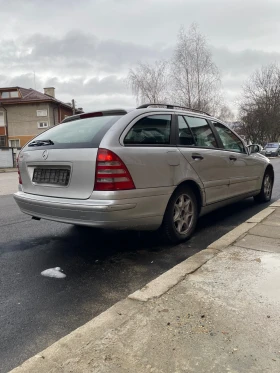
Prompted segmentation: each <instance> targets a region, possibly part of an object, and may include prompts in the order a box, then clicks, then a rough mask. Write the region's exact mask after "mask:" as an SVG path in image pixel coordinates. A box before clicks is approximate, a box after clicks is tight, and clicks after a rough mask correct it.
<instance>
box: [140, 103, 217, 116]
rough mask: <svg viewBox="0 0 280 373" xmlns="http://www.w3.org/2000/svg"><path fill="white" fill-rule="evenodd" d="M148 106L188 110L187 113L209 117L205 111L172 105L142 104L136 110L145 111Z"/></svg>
mask: <svg viewBox="0 0 280 373" xmlns="http://www.w3.org/2000/svg"><path fill="white" fill-rule="evenodd" d="M149 106H166V109H177V108H178V109H184V110H189V111H194V112H196V113H201V114H205V115H208V116H209V117H211V115H210V114H209V113H206V112H205V111H202V110H198V109H192V108H190V107H186V106H180V105H173V104H156V103H155V104H143V105H141V106H138V107H137V108H136V109H146V108H148V107H149Z"/></svg>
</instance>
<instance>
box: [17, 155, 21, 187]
mask: <svg viewBox="0 0 280 373" xmlns="http://www.w3.org/2000/svg"><path fill="white" fill-rule="evenodd" d="M18 159H19V155H18V157H17V170H18V183H19V184H22V180H21V175H20V170H19V163H18Z"/></svg>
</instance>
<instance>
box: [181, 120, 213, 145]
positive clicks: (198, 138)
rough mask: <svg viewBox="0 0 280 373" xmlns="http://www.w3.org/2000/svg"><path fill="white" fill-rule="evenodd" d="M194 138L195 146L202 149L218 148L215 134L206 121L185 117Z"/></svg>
mask: <svg viewBox="0 0 280 373" xmlns="http://www.w3.org/2000/svg"><path fill="white" fill-rule="evenodd" d="M184 118H185V120H186V122H187V123H188V125H189V127H190V129H191V132H192V134H193V136H194V140H195V144H196V146H198V147H202V148H217V147H218V146H217V141H216V138H215V136H214V133H213V131H212V129H211V127H210V125H209V124H208V122H207V120H206V119H203V118H196V117H189V116H184Z"/></svg>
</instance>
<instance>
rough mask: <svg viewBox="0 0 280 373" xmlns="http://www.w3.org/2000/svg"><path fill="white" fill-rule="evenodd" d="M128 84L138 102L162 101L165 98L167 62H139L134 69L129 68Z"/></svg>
mask: <svg viewBox="0 0 280 373" xmlns="http://www.w3.org/2000/svg"><path fill="white" fill-rule="evenodd" d="M128 84H129V85H130V87H131V89H132V92H133V94H134V95H135V96H136V98H137V102H138V103H139V104H143V103H145V102H147V103H163V102H164V101H166V99H167V91H168V90H167V85H168V63H167V62H166V61H157V62H155V64H154V65H150V64H147V63H139V64H138V66H137V67H136V68H135V69H130V71H129V74H128Z"/></svg>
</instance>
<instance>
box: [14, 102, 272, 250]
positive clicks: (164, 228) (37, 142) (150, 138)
mask: <svg viewBox="0 0 280 373" xmlns="http://www.w3.org/2000/svg"><path fill="white" fill-rule="evenodd" d="M259 151H260V148H259V146H258V145H250V146H246V145H245V144H244V142H243V140H242V139H241V138H240V137H239V136H238V135H237V134H236V133H234V132H233V131H232V130H231V129H229V128H228V127H227V126H226V125H225V124H223V123H222V122H221V121H219V120H217V119H215V118H213V117H211V116H210V115H208V114H207V113H203V112H198V111H194V110H190V109H186V108H183V107H178V106H173V105H160V104H147V105H142V106H140V107H138V108H137V109H134V110H131V111H126V110H122V109H117V110H106V111H95V112H91V113H86V114H79V115H74V116H72V117H69V118H66V119H64V121H63V122H62V123H61V124H59V125H57V126H55V127H52V128H51V129H49V130H47V131H45V132H44V133H42V134H40V135H39V136H37V137H36V138H35V139H33V140H32V141H31V142H29V143H28V144H27V145H26V146H25V147H24V148H23V149H22V150H21V152H20V154H19V157H18V173H19V191H18V192H17V193H15V195H14V198H15V200H16V202H17V204H18V206H19V208H20V209H21V211H22V212H24V213H26V214H29V215H31V216H32V217H33V218H34V219H37V220H40V219H49V220H54V221H58V222H63V223H69V224H74V225H84V226H92V227H100V228H109V229H134V230H157V229H159V230H160V232H161V234H162V235H163V236H164V237H165V238H166V239H167V240H168V241H171V242H174V243H176V242H180V241H183V240H185V239H187V238H188V237H190V235H191V234H192V233H193V231H194V229H195V226H196V223H197V219H198V217H199V216H201V215H203V214H205V213H208V212H210V211H213V210H214V209H217V208H219V207H222V206H225V205H226V204H229V203H233V202H236V201H238V200H241V199H244V198H248V197H254V198H255V200H256V201H257V202H267V201H269V200H270V199H271V193H272V188H273V182H274V171H273V167H272V165H271V163H270V161H269V160H268V159H267V158H266V157H264V156H263V155H261V154H259Z"/></svg>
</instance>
